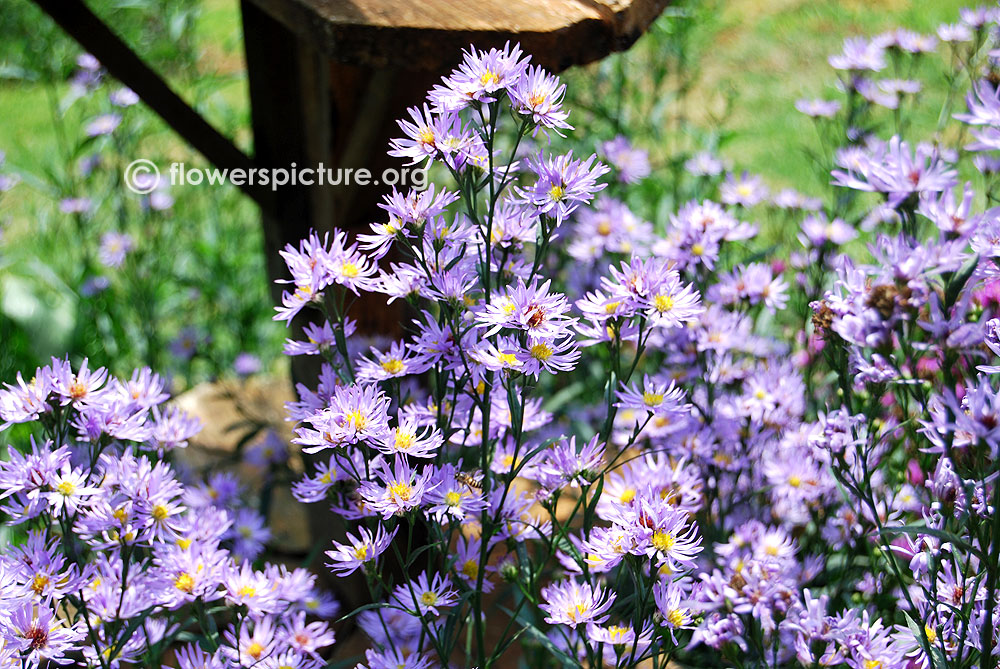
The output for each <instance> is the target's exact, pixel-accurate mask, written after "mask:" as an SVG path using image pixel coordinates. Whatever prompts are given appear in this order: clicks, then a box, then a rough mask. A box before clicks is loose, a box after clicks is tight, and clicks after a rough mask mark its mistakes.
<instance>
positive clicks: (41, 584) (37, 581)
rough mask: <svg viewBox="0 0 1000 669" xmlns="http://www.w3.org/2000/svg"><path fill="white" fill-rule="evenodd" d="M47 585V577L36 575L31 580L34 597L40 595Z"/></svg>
mask: <svg viewBox="0 0 1000 669" xmlns="http://www.w3.org/2000/svg"><path fill="white" fill-rule="evenodd" d="M48 585H49V577H48V576H46V575H45V574H36V575H35V578H33V579H31V589H32V590H33V591H34V592H35V594H36V595H40V594H42V592H43V591H44V590H45V588H46V587H48Z"/></svg>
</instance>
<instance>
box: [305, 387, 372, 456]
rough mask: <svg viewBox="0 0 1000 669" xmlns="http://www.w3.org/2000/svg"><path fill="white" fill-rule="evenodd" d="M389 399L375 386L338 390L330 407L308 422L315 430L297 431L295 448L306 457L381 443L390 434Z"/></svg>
mask: <svg viewBox="0 0 1000 669" xmlns="http://www.w3.org/2000/svg"><path fill="white" fill-rule="evenodd" d="M388 412H389V398H388V397H387V396H386V394H385V393H383V392H382V391H381V390H379V389H378V387H377V386H374V385H364V386H362V385H351V386H347V387H338V388H337V389H336V390H335V391H334V394H333V397H331V398H330V404H329V406H327V407H326V408H324V409H322V410H320V411H319V412H318V413H316V414H313V415H312V416H309V417H307V418H306V419H305V422H306V423H309V424H310V425H312V428H307V427H300V428H298V429H297V430H296V435H297V436H296V438H295V439H293V440H292V443H293V444H300V445H302V446H305V448H303V449H302V450H303V451H305V452H306V453H315V452H316V451H320V450H323V449H326V448H342V447H345V446H350V445H352V444H356V443H358V442H361V441H367V442H372V443H374V442H379V441H381V440H383V439H385V438H386V436H388V434H389V414H388Z"/></svg>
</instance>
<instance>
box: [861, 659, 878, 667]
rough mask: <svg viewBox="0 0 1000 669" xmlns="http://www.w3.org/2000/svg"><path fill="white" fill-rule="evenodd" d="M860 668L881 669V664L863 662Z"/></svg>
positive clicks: (871, 661)
mask: <svg viewBox="0 0 1000 669" xmlns="http://www.w3.org/2000/svg"><path fill="white" fill-rule="evenodd" d="M861 666H862V667H864V669H882V663H881V662H879V661H878V660H865V661H864V664H862V665H861Z"/></svg>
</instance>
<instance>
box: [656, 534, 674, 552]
mask: <svg viewBox="0 0 1000 669" xmlns="http://www.w3.org/2000/svg"><path fill="white" fill-rule="evenodd" d="M676 543H677V537H675V536H674V535H673V533H672V532H654V533H653V547H654V548H655V549H656V550H658V551H661V552H663V553H666V552H668V551H670V549H671V548H673V547H674V544H676Z"/></svg>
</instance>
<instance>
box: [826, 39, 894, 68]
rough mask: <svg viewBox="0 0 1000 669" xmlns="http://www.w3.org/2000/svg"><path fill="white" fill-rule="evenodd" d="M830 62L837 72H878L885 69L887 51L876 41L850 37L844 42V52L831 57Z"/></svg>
mask: <svg viewBox="0 0 1000 669" xmlns="http://www.w3.org/2000/svg"><path fill="white" fill-rule="evenodd" d="M829 62H830V67H832V68H833V69H835V70H848V71H851V72H863V71H871V72H878V71H879V70H881V69H883V68H884V67H885V49H884V48H882V46H881V45H880V44H879V43H878V42H876V41H874V40H873V41H868V40H866V39H865V38H863V37H849V38H847V39H846V40H844V50H843V51H842V52H841V53H839V54H837V55H834V56H830V59H829Z"/></svg>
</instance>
